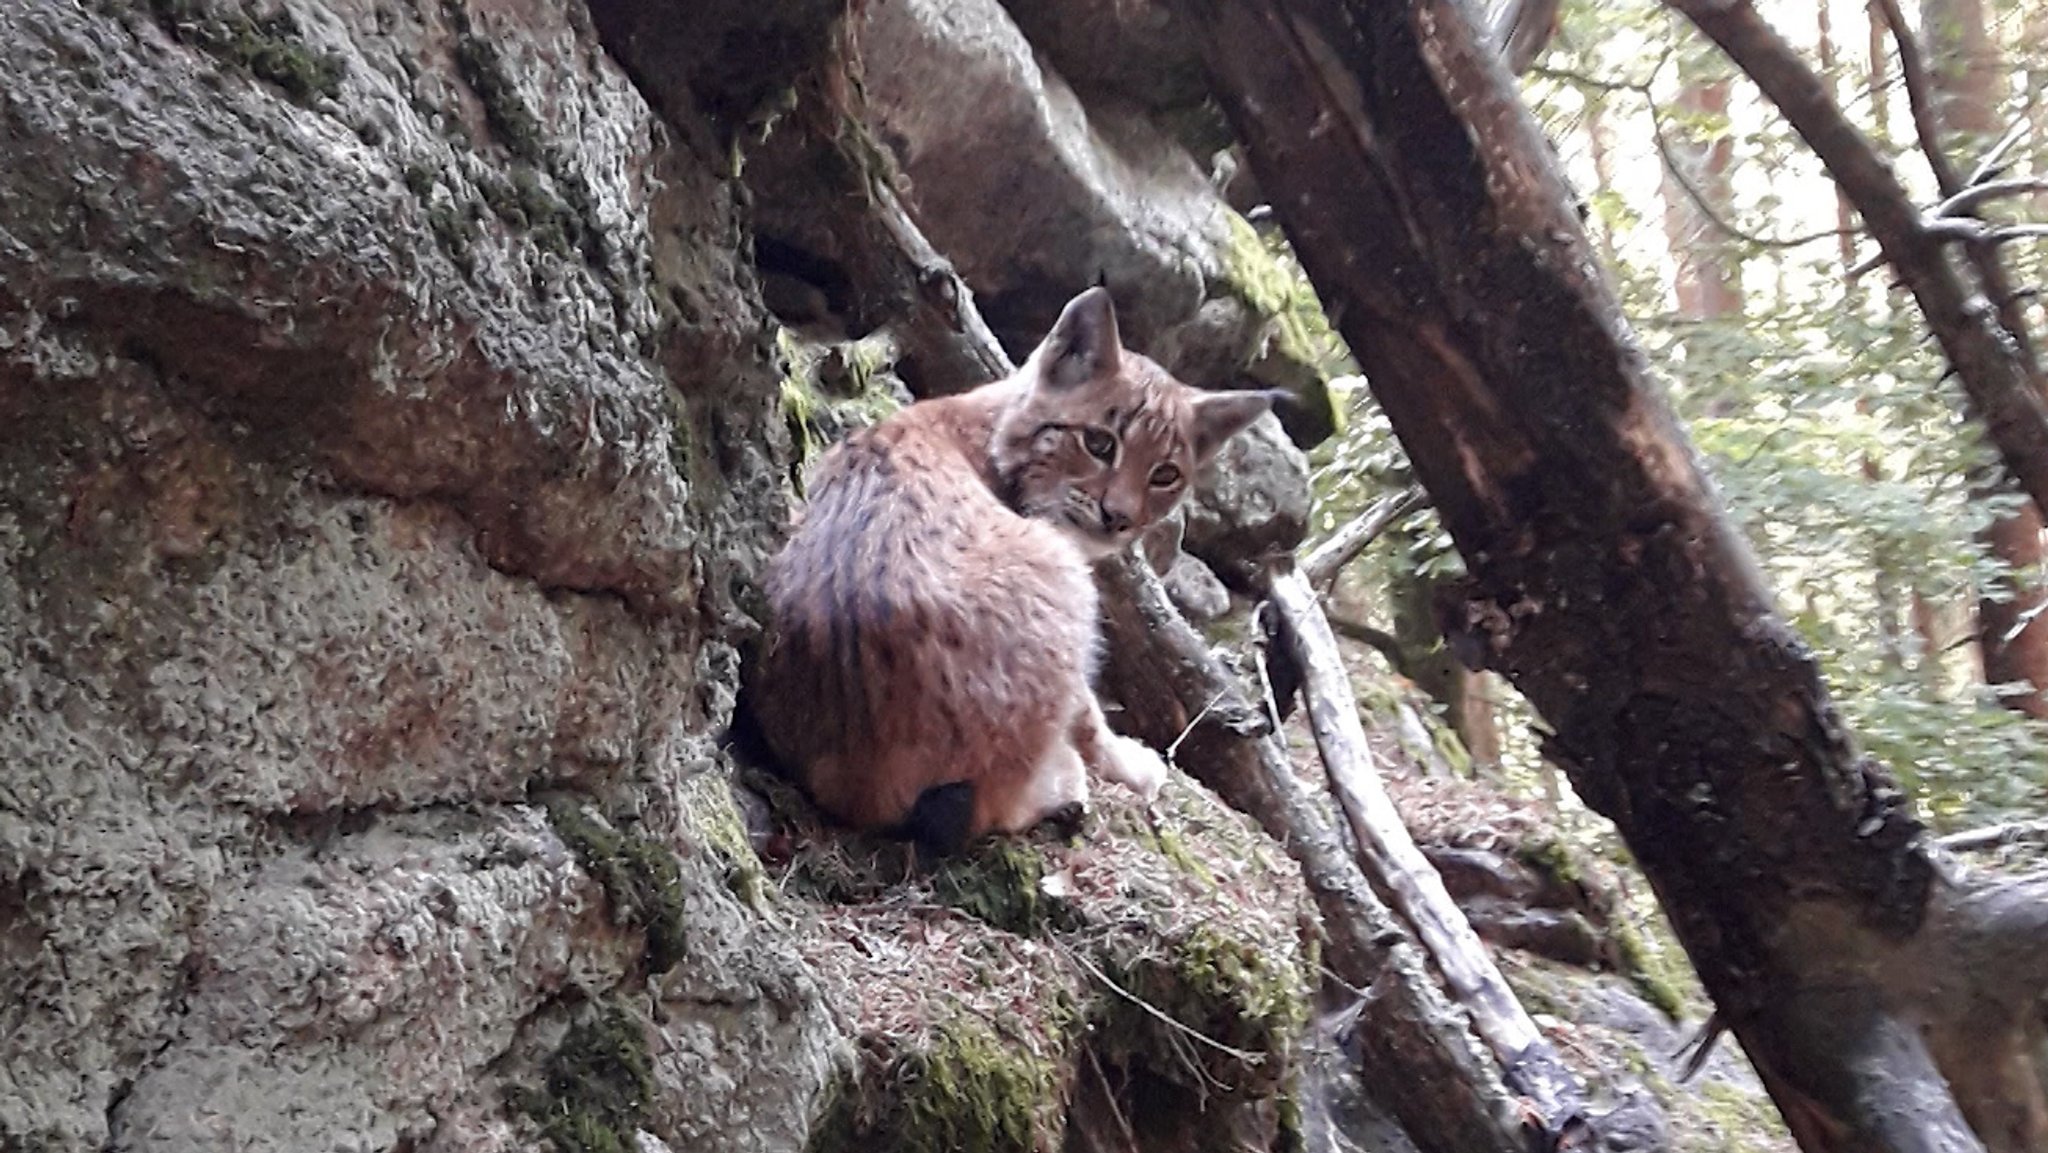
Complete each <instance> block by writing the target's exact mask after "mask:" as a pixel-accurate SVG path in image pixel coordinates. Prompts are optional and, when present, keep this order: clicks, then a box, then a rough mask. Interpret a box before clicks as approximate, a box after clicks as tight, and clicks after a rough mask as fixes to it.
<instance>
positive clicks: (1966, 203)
mask: <svg viewBox="0 0 2048 1153" xmlns="http://www.w3.org/2000/svg"><path fill="white" fill-rule="evenodd" d="M2030 192H2048V180H2025V179H2022V180H1987V181H1984V182H1983V183H1978V184H1972V185H1970V186H1969V187H1967V188H1965V189H1963V190H1962V191H1961V192H1958V193H1956V194H1955V195H1954V196H1951V197H1949V198H1948V199H1947V200H1944V201H1942V202H1941V203H1940V204H1937V205H1935V206H1934V215H1935V216H1937V217H1941V216H1964V215H1968V214H1970V213H1973V212H1975V211H1976V210H1977V209H1979V208H1981V207H1983V206H1984V205H1986V204H1988V203H1990V202H1991V201H1993V200H2001V199H2003V198H2005V197H2008V196H2025V195H2027V194H2028V193H2030Z"/></svg>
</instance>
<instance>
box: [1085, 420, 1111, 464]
mask: <svg viewBox="0 0 2048 1153" xmlns="http://www.w3.org/2000/svg"><path fill="white" fill-rule="evenodd" d="M1081 447H1082V448H1085V449H1087V450H1088V455H1089V456H1092V457H1094V458H1095V459H1096V460H1099V461H1102V462H1104V463H1105V464H1106V463H1108V462H1110V461H1112V460H1114V459H1116V438H1115V437H1113V436H1111V435H1109V434H1108V433H1106V432H1104V431H1102V430H1101V429H1099V428H1087V429H1082V430H1081Z"/></svg>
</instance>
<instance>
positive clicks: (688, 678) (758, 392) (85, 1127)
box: [0, 0, 847, 1150]
mask: <svg viewBox="0 0 2048 1153" xmlns="http://www.w3.org/2000/svg"><path fill="white" fill-rule="evenodd" d="M103 10H104V11H103ZM0 38H4V45H0V55H4V60H5V67H6V68H7V69H8V71H9V73H10V75H11V77H12V79H11V80H10V82H9V84H8V86H7V88H6V91H5V93H4V95H0V102H4V103H0V150H4V152H5V154H6V155H7V157H8V163H7V164H6V165H5V166H4V168H0V199H4V201H5V202H6V203H7V204H8V205H9V209H8V211H7V213H6V215H5V217H4V219H0V419H4V421H5V426H6V429H7V431H6V433H5V434H4V435H0V637H4V638H5V639H4V641H0V709H4V712H0V715H4V716H5V718H6V719H5V720H4V721H0V760H4V763H5V764H6V765H7V766H8V768H7V773H6V781H5V789H4V792H0V927H4V935H0V940H4V942H5V943H4V945H0V955H4V964H0V983H4V984H0V1021H4V1024H0V1035H4V1036H6V1037H7V1038H8V1042H7V1045H6V1049H5V1051H4V1052H0V1146H5V1147H8V1148H40V1149H52V1150H56V1149H86V1148H93V1149H140V1148H150V1149H217V1148H226V1147H235V1148H363V1149H388V1148H394V1147H398V1146H401V1145H410V1146H413V1147H418V1148H434V1149H485V1148H513V1147H530V1145H531V1143H532V1141H533V1139H534V1137H535V1131H536V1128H537V1127H538V1128H539V1129H540V1130H541V1131H545V1125H542V1124H540V1123H537V1122H535V1121H533V1120H531V1119H530V1117H529V1114H533V1115H538V1113H537V1112H536V1111H534V1110H522V1109H520V1108H517V1107H511V1106H508V1101H512V1100H514V1099H515V1098H516V1097H517V1093H515V1092H514V1090H521V1091H531V1092H540V1091H542V1090H541V1089H540V1088H537V1087H538V1086H540V1085H541V1083H542V1081H543V1080H544V1077H543V1075H542V1073H543V1070H545V1069H546V1068H548V1062H549V1061H550V1060H551V1059H552V1055H553V1054H554V1053H555V1052H556V1051H557V1049H558V1048H559V1046H560V1045H561V1044H562V1041H563V1039H564V1038H565V1037H570V1036H576V1035H580V1034H579V1033H578V1030H582V1031H583V1032H584V1033H587V1032H589V1031H590V1029H591V1028H592V1027H593V1022H598V1021H601V1020H604V1019H607V1018H606V1015H607V1014H615V1015H623V1019H628V1020H631V1021H633V1022H636V1028H640V1027H644V1028H646V1029H648V1030H649V1031H650V1034H651V1036H652V1037H653V1038H654V1039H655V1040H658V1041H659V1042H660V1043H659V1044H654V1043H651V1042H649V1041H645V1040H643V1041H642V1042H641V1043H640V1044H639V1045H638V1048H637V1050H636V1051H637V1052H638V1053H640V1054H641V1055H642V1056H644V1057H645V1058H646V1059H647V1060H648V1061H649V1062H651V1065H650V1075H651V1076H653V1077H654V1078H655V1080H656V1081H657V1082H661V1083H669V1082H675V1081H682V1080H687V1082H688V1084H689V1087H690V1091H689V1093H688V1094H687V1095H686V1096H677V1097H675V1098H674V1100H669V1099H667V1098H664V1103H663V1104H662V1105H661V1106H659V1107H654V1106H649V1107H645V1108H636V1109H634V1110H632V1111H629V1112H627V1113H616V1114H613V1115H607V1116H604V1117H600V1118H598V1119H597V1120H598V1123H600V1124H602V1125H606V1126H609V1127H611V1128H613V1129H618V1130H623V1131H624V1132H625V1134H626V1136H627V1138H628V1139H630V1137H631V1133H632V1130H633V1129H634V1128H637V1127H640V1126H643V1125H644V1126H647V1127H650V1128H653V1129H654V1130H655V1131H656V1132H658V1133H659V1134H661V1135H663V1136H670V1137H682V1136H687V1137H689V1138H690V1139H691V1147H693V1148H749V1147H759V1148H788V1147H792V1146H793V1145H794V1144H795V1143H797V1142H798V1141H799V1140H800V1138H801V1133H802V1130H803V1127H804V1125H805V1124H806V1119H807V1117H808V1116H809V1115H810V1114H811V1113H812V1112H814V1111H815V1109H816V1107H817V1104H818V1102H819V1101H820V1100H821V1099H822V1097H823V1094H824V1093H825V1091H826V1089H827V1086H828V1083H829V1081H830V1079H831V1078H832V1077H833V1076H834V1071H835V1070H836V1069H838V1068H839V1067H840V1066H841V1065H842V1064H843V1062H844V1061H845V1059H846V1054H847V1049H846V1048H845V1042H844V1041H843V1039H842V1036H841V1033H840V1030H839V1028H838V1027H837V1025H836V1024H835V1023H834V1022H833V1020H832V1018H831V1015H830V1013H829V1011H828V1009H827V1007H826V1006H825V1004H824V1003H823V1001H822V998H821V997H819V996H818V995H817V993H816V991H815V989H814V988H811V987H810V986H809V985H808V984H807V977H806V975H805V973H804V971H803V968H802V966H801V965H800V964H798V963H796V962H795V961H793V960H783V961H780V962H777V961H775V960H773V959H774V958H776V957H778V956H783V957H786V956H787V951H786V950H782V951H778V950H777V949H776V948H775V947H774V946H773V945H772V944H770V943H769V942H768V941H767V940H765V939H764V934H770V932H771V930H770V929H769V928H768V927H767V926H766V924H765V923H764V922H762V920H761V919H760V918H759V917H758V916H757V915H755V914H754V913H753V912H752V911H751V910H750V909H748V908H747V907H746V906H745V905H744V904H743V903H741V902H740V901H738V900H737V899H735V898H734V897H733V896H732V895H731V893H730V892H728V891H727V888H726V885H725V883H724V877H725V874H726V871H727V870H726V866H725V865H724V864H723V863H722V862H721V859H720V858H719V857H718V856H717V854H716V853H715V852H714V850H713V849H712V847H711V846H712V845H714V844H716V838H715V837H714V836H713V835H712V832H711V831H709V830H715V828H716V827H717V825H718V818H719V815H720V813H721V811H722V812H723V813H724V814H725V815H726V816H727V817H728V818H729V816H730V804H729V801H727V802H725V808H724V809H723V810H721V809H720V808H719V807H718V804H717V803H716V802H717V799H718V797H719V796H721V795H722V793H723V784H722V781H723V778H722V776H721V775H718V774H717V772H716V766H715V761H714V757H713V749H712V745H711V742H710V737H709V733H710V731H711V727H712V726H713V725H714V724H716V723H718V721H719V719H720V718H721V717H722V716H723V712H724V710H725V709H726V708H727V706H728V703H729V700H730V682H731V680H732V677H731V670H732V668H733V667H734V666H735V663H736V648H735V644H736V643H737V642H738V641H739V640H741V639H742V637H743V633H742V632H741V631H739V628H738V626H739V625H741V624H743V623H744V616H743V615H742V613H741V612H740V611H739V607H738V604H737V602H736V600H735V595H734V582H735V580H736V579H738V578H743V577H744V576H745V575H746V572H747V570H748V569H750V568H751V566H752V565H753V564H755V563H756V562H757V560H758V558H759V557H760V556H761V555H763V554H764V553H765V551H766V550H767V549H769V548H770V547H772V546H773V543H774V532H775V530H774V527H773V526H775V525H777V524H780V523H781V522H782V520H783V516H784V513H783V510H784V507H785V503H784V502H785V497H784V495H783V494H784V488H783V486H782V483H781V480H780V468H779V465H778V463H777V462H778V460H779V459H780V457H781V454H782V452H783V449H782V448H781V447H780V444H781V439H780V438H781V432H780V430H781V427H782V426H781V423H780V421H779V419H777V418H776V416H775V414H774V404H775V397H776V380H777V372H776V369H775V366H774V363H773V360H772V355H771V350H772V343H771V340H770V330H769V328H768V327H767V325H766V323H765V314H764V312H763V310H762V309H761V307H760V305H759V303H758V299H757V294H756V292H755V290H754V288H753V286H752V273H751V271H750V269H749V268H748V266H747V263H746V261H745V259H744V257H743V255H742V253H743V251H744V236H743V232H742V219H741V216H740V214H739V210H738V205H737V200H736V197H735V194H734V189H733V186H732V185H731V184H730V182H729V181H728V180H726V179H725V178H724V177H722V176H721V175H720V174H719V168H718V163H717V161H716V160H715V158H707V157H705V156H703V155H700V154H696V153H693V152H691V151H690V150H689V149H687V148H685V147H681V146H679V145H677V144H675V143H672V141H673V140H674V139H675V138H677V137H679V136H681V133H672V132H671V131H670V129H669V128H667V127H664V125H663V124H662V123H661V122H659V121H658V120H657V119H656V117H655V116H654V115H653V114H652V113H651V112H650V111H649V109H648V107H647V106H646V104H645V103H644V102H643V100H642V99H641V97H640V95H639V94H638V93H637V92H636V90H635V89H634V87H633V85H632V84H630V83H629V82H628V81H627V79H626V77H625V75H624V74H623V73H622V72H621V71H620V69H619V68H617V67H616V66H615V65H613V64H612V63H611V61H610V60H609V58H607V57H606V56H605V54H604V53H603V52H602V51H601V49H600V46H599V45H598V43H597V42H596V40H595V37H594V34H593V32H592V30H591V28H590V26H589V23H588V21H587V20H585V19H582V18H581V17H580V16H579V15H578V13H577V10H575V9H571V10H569V11H568V12H565V11H564V10H563V9H561V8H560V7H559V6H552V5H531V4H523V3H481V2H479V3H475V4H472V5H469V6H464V5H462V4H454V5H450V6H446V7H443V6H439V5H435V6H423V7H420V8H417V9H415V8H410V7H407V6H403V5H382V4H375V3H370V2H367V0H365V2H364V3H360V4H356V3H347V2H338V3H333V4H327V5H321V6H314V5H310V4H303V5H302V4H292V5H287V6H285V7H283V8H277V9H270V10H266V11H264V12H262V13H260V14H253V15H252V14H251V13H247V12H244V11H243V10H242V9H239V8H236V7H234V6H232V5H230V4H227V3H224V2H223V3H220V4H218V5H215V4H213V3H211V2H210V0H209V2H204V3H202V2H199V0H176V2H168V0H167V2H162V3H156V4H153V5H147V4H139V5H136V6H135V7H133V8H123V7H121V6H119V5H115V6H97V7H94V8H85V7H81V6H77V5H71V4H59V3H40V2H32V3H23V4H15V5H10V6H8V7H7V8H6V10H5V11H4V12H0ZM697 781H712V782H718V783H719V787H718V789H717V790H713V791H708V792H706V791H703V790H698V792H700V793H702V796H701V797H700V798H699V799H698V800H697V801H695V802H693V803H684V802H683V800H682V797H683V795H684V793H685V791H686V790H689V789H691V787H692V786H691V782H697ZM549 790H572V791H573V793H572V794H571V795H573V796H575V797H577V798H579V800H577V801H576V803H575V804H570V805H567V806H566V807H564V806H556V807H554V808H543V807H540V806H539V805H537V804H536V801H537V800H539V799H540V798H541V797H543V796H544V795H546V794H547V792H548V791H549ZM706 797H708V798H710V800H704V799H702V798H706ZM583 805H588V806H590V807H591V808H592V810H593V813H595V811H597V810H602V811H603V812H605V813H607V814H608V815H609V818H610V824H609V825H607V826H605V827H606V828H608V829H609V830H610V831H609V833H608V834H607V836H608V838H609V839H608V840H604V841H603V843H602V844H600V843H599V842H598V841H594V840H592V839H590V838H588V837H585V838H583V840H582V842H580V843H579V842H577V840H576V838H573V837H570V836H568V835H566V834H565V833H564V832H563V830H562V828H561V827H560V822H559V821H558V820H556V819H554V818H553V817H551V816H550V813H551V812H556V811H559V812H561V813H577V812H581V811H582V809H581V806H583ZM589 820H590V822H595V821H598V820H599V818H598V817H597V816H595V815H593V816H592V817H591V818H590V819H589ZM727 823H728V824H731V822H730V821H729V820H728V822H727ZM585 824H589V822H585ZM590 827H597V826H596V825H594V824H591V825H590ZM735 827H736V826H735ZM728 843H730V838H729V839H728ZM606 846H610V847H609V848H606ZM620 846H627V847H630V848H631V849H632V851H631V852H627V850H626V849H624V848H620ZM741 847H742V848H744V846H743V844H742V846H741ZM604 852H610V853H612V854H613V856H615V857H617V856H618V855H619V854H621V853H624V854H625V856H623V857H619V859H618V860H610V861H609V863H607V860H608V859H607V858H603V853H604ZM593 854H597V855H595V856H594V855H593ZM621 861H623V862H625V863H621ZM649 870H652V871H653V872H652V874H651V875H654V876H657V877H660V878H665V882H664V883H663V884H662V885H661V886H659V888H660V889H661V895H659V896H658V897H648V896H646V895H642V897H641V898H639V899H638V903H637V904H636V903H635V901H634V900H628V899H627V895H626V893H625V891H624V890H625V889H626V888H627V887H630V886H629V881H630V879H631V878H633V877H636V876H639V877H642V878H643V879H644V877H645V876H647V875H650V874H649ZM663 902H670V903H673V904H674V905H675V906H676V908H674V909H670V910H668V911H667V912H666V913H663V912H662V910H661V908H660V907H659V906H661V905H662V903H663ZM657 914H660V915H657ZM650 925H655V926H658V927H659V928H660V929H661V934H657V933H655V932H654V930H653V929H650V928H649V926H650ZM662 934H667V935H669V936H673V937H674V938H676V939H677V940H683V941H686V942H687V947H686V949H685V951H686V952H687V953H688V955H689V958H690V965H689V974H690V975H689V976H688V978H687V979H685V978H678V977H674V976H673V975H671V977H670V979H667V980H665V981H657V982H653V983H649V981H648V980H647V978H649V977H652V976H654V975H656V974H657V973H658V972H659V971H661V970H665V969H667V968H668V965H667V964H661V963H659V962H663V961H670V959H669V958H666V957H662V956H660V955H659V953H658V952H657V953H655V954H654V959H650V950H651V946H650V944H649V942H650V940H654V939H656V938H657V937H660V936H661V935H662ZM671 963H672V962H671ZM678 971H679V970H678ZM705 1003H716V1004H718V1005H719V1006H720V1008H719V1009H718V1011H717V1012H716V1013H708V1014H707V1013H706V1012H705V1011H704V1010H702V1009H701V1008H699V1007H698V1006H701V1005H702V1004H705ZM656 1021H666V1022H670V1023H669V1024H665V1025H661V1026H656V1025H655V1024H654V1022H656ZM707 1050H708V1051H710V1052H709V1055H708V1056H707V1055H706V1051H707ZM693 1069H694V1070H695V1072H694V1073H693V1072H692V1070H693ZM707 1070H709V1071H714V1072H716V1074H717V1075H716V1076H712V1075H706V1071H707ZM764 1071H766V1072H767V1073H770V1074H772V1078H773V1082H774V1085H775V1088H774V1090H773V1091H772V1092H771V1091H767V1090H764V1089H763V1088H762V1083H763V1076H764ZM684 1099H687V1100H688V1101H689V1105H688V1110H687V1112H686V1113H683V1114H678V1113H676V1112H675V1111H674V1101H680V1100H684ZM757 1113H758V1114H759V1116H758V1117H756V1116H755V1114H757ZM778 1126H779V1129H778ZM778 1133H779V1134H780V1136H779V1137H778V1136H777V1134H778Z"/></svg>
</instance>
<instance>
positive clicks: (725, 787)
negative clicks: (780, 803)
mask: <svg viewBox="0 0 2048 1153" xmlns="http://www.w3.org/2000/svg"><path fill="white" fill-rule="evenodd" d="M682 794H683V795H682V801H683V810H684V812H685V813H687V814H688V820H689V821H690V826H691V828H692V830H693V831H694V832H695V833H696V834H697V837H698V838H699V840H700V841H701V843H702V844H703V845H704V847H705V848H707V849H709V850H710V851H711V854H712V856H713V857H715V858H717V860H718V863H719V866H720V867H721V868H722V869H724V871H725V886H726V888H727V889H729V890H731V892H732V895H733V896H735V897H738V898H739V899H740V900H742V901H744V902H746V904H747V906H748V907H749V908H752V909H754V910H755V911H757V912H758V911H760V910H763V909H766V908H767V907H768V905H769V903H770V894H771V893H772V892H773V891H774V890H773V886H771V885H769V883H768V873H767V870H766V869H764V868H763V867H762V865H761V857H760V854H758V853H756V852H754V842H753V840H752V839H751V838H749V837H748V836H747V826H746V823H745V822H744V821H742V820H741V819H740V811H739V806H737V805H735V804H734V803H733V799H732V786H731V784H730V783H729V782H728V781H727V780H726V778H725V774H723V773H718V772H704V773H699V774H697V775H696V776H694V777H691V778H690V779H689V780H688V781H687V782H685V783H684V785H683V787H682Z"/></svg>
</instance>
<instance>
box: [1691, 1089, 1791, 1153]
mask: <svg viewBox="0 0 2048 1153" xmlns="http://www.w3.org/2000/svg"><path fill="white" fill-rule="evenodd" d="M1693 1094H1694V1096H1695V1097H1696V1098H1697V1100H1698V1106H1697V1108H1698V1110H1699V1112H1700V1113H1701V1114H1703V1115H1704V1116H1705V1117H1706V1118H1707V1120H1708V1121H1709V1122H1710V1123H1711V1124H1710V1126H1708V1127H1709V1128H1711V1129H1712V1130H1714V1132H1713V1133H1711V1136H1713V1137H1717V1138H1719V1140H1718V1141H1715V1142H1712V1143H1711V1144H1709V1143H1707V1142H1705V1141H1702V1142H1700V1144H1699V1146H1697V1147H1705V1148H1712V1149H1716V1150H1719V1151H1720V1153H1751V1151H1752V1150H1758V1149H1779V1148H1783V1147H1785V1145H1786V1144H1788V1142H1789V1138H1790V1134H1789V1133H1787V1131H1786V1129H1785V1121H1784V1118H1783V1116H1782V1115H1781V1114H1779V1113H1778V1111H1777V1110H1776V1109H1774V1108H1773V1107H1772V1106H1771V1103H1770V1099H1769V1098H1768V1097H1765V1096H1763V1095H1762V1094H1750V1093H1745V1092H1743V1091H1742V1090H1740V1089H1737V1088H1735V1087H1734V1086H1732V1085H1729V1084H1726V1083H1725V1082H1721V1081H1716V1080H1713V1079H1711V1078H1707V1079H1704V1080H1701V1081H1700V1082H1699V1083H1698V1084H1696V1085H1695V1086H1693ZM1702 1136H1703V1137H1704V1136H1708V1135H1706V1134H1703V1135H1702Z"/></svg>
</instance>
